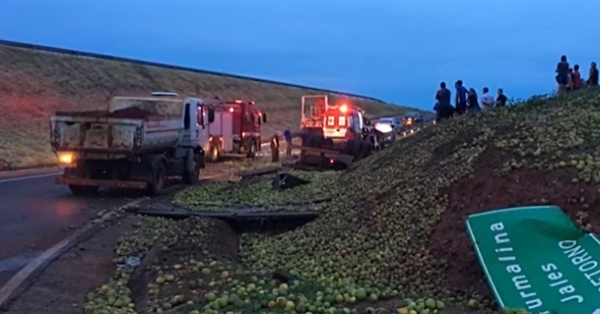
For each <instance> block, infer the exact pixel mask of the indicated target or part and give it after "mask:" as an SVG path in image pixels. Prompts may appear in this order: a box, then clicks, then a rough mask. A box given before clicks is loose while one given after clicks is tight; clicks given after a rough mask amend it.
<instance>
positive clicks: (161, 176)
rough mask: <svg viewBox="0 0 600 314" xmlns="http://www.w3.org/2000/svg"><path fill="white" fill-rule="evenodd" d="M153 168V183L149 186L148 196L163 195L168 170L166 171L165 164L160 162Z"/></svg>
mask: <svg viewBox="0 0 600 314" xmlns="http://www.w3.org/2000/svg"><path fill="white" fill-rule="evenodd" d="M152 168H153V169H152V182H150V184H149V185H148V194H149V195H150V196H156V195H159V194H160V193H162V191H163V190H164V188H165V183H166V181H167V169H165V164H163V163H162V161H160V160H159V161H157V163H156V164H155V165H154V167H152Z"/></svg>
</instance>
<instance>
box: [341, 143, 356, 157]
mask: <svg viewBox="0 0 600 314" xmlns="http://www.w3.org/2000/svg"><path fill="white" fill-rule="evenodd" d="M354 142H355V140H348V141H346V143H345V144H344V154H345V155H351V156H354Z"/></svg>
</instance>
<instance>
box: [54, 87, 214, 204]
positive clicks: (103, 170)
mask: <svg viewBox="0 0 600 314" xmlns="http://www.w3.org/2000/svg"><path fill="white" fill-rule="evenodd" d="M213 121H214V110H213V109H212V108H211V107H210V106H207V105H205V104H204V101H203V100H202V99H200V98H179V97H178V96H177V94H175V93H152V96H151V97H114V98H112V99H111V100H110V102H109V104H108V108H107V110H102V111H79V112H77V111H72V112H57V113H56V114H55V115H53V116H52V117H50V143H51V145H52V148H53V150H54V152H55V154H56V155H57V157H58V163H59V165H61V166H62V167H64V172H63V174H62V175H61V176H59V177H58V178H57V179H56V183H57V184H64V185H68V186H69V188H70V189H71V191H72V192H73V193H74V194H85V193H93V192H96V191H97V190H98V189H99V188H100V187H109V188H126V189H145V190H146V191H147V193H148V194H149V195H157V194H160V193H161V192H162V191H163V189H164V187H165V183H166V181H167V179H168V178H169V177H181V179H182V180H183V181H184V182H185V183H187V184H193V183H195V182H197V181H198V179H199V176H200V170H201V169H202V168H204V149H203V145H205V143H206V142H207V141H208V136H209V135H208V131H207V130H206V129H207V126H208V125H209V124H210V123H212V122H213ZM205 130H206V131H205Z"/></svg>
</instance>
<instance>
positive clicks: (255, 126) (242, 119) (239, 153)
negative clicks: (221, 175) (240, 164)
mask: <svg viewBox="0 0 600 314" xmlns="http://www.w3.org/2000/svg"><path fill="white" fill-rule="evenodd" d="M209 104H210V106H211V107H212V108H213V109H214V113H215V120H214V121H213V122H212V123H211V124H210V125H208V126H206V127H205V128H207V129H208V132H206V130H205V131H204V132H203V133H204V134H206V135H207V137H208V138H207V140H206V141H205V145H204V146H205V148H204V149H205V151H206V152H207V153H206V159H207V161H210V162H217V161H219V160H220V159H221V158H223V157H229V158H239V157H242V158H246V157H247V158H254V157H255V156H256V152H258V151H260V150H261V129H262V124H264V123H266V122H267V115H266V114H265V113H263V112H261V111H260V109H258V107H256V104H255V103H254V102H253V101H242V100H233V101H222V100H218V99H215V100H212V101H210V102H209Z"/></svg>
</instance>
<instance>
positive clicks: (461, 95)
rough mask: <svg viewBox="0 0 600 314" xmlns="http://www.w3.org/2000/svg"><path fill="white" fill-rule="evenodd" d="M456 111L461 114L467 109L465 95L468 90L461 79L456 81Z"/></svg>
mask: <svg viewBox="0 0 600 314" xmlns="http://www.w3.org/2000/svg"><path fill="white" fill-rule="evenodd" d="M454 86H455V87H456V113H457V114H463V113H465V112H466V111H467V95H468V93H469V91H468V90H467V89H466V88H465V87H464V86H463V82H462V81H461V80H458V81H456V83H455V84H454Z"/></svg>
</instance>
